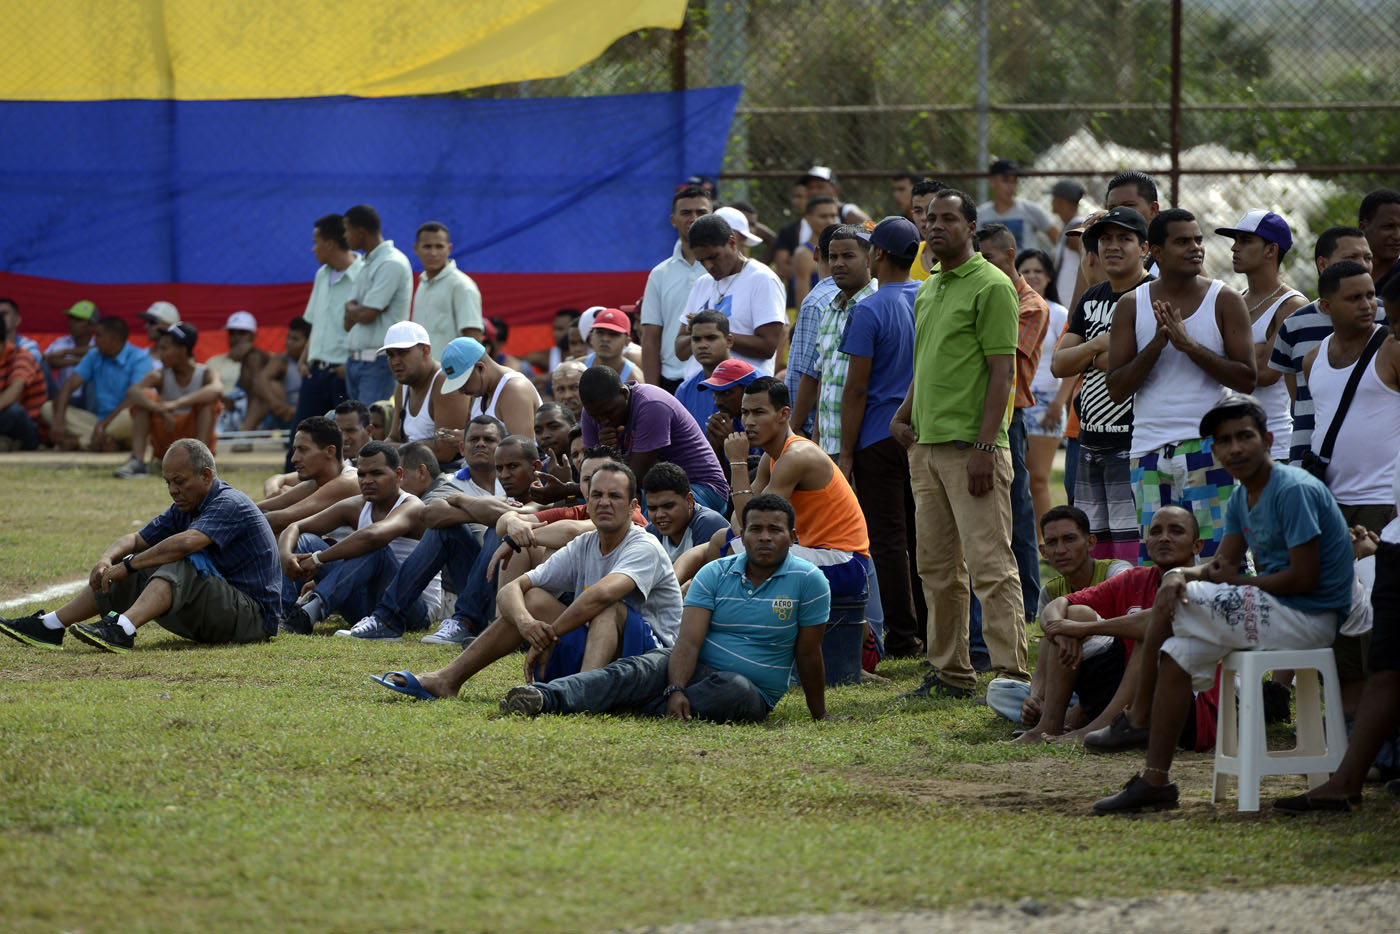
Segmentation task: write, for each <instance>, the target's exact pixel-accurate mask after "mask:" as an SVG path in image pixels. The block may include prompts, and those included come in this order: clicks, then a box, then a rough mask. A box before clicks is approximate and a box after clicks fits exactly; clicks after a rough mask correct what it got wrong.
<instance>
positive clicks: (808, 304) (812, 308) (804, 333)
mask: <svg viewBox="0 0 1400 934" xmlns="http://www.w3.org/2000/svg"><path fill="white" fill-rule="evenodd" d="M839 291H840V289H838V288H836V283H835V282H832V281H831V277H830V276H827V277H826V278H825V279H822V280H821V281H820V282H818V283H817V284H816V285H814V286H812V291H810V292H808V293H807V297H806V298H804V299H803V300H802V307H801V308H800V309H798V312H797V322H796V323H795V324H793V326H792V345H791V346H790V347H789V348H788V365H787V376H786V378H785V379H784V382H786V383H787V389H788V399H789V400H790V401H792V402H796V401H797V386H798V384H799V383H801V382H802V374H804V373H806V374H808V375H810V376H812V377H813V378H814V379H815V378H818V377H820V376H821V372H820V371H819V370H818V369H817V321H818V319H820V318H821V316H822V309H823V308H825V307H826V304H827V302H829V301H831V296H833V295H835V294H836V293H837V292H839ZM815 424H816V415H815V413H814V412H808V413H807V424H805V425H803V426H802V429H803V430H804V431H806V432H807V434H808V435H810V434H811V433H812V427H813V426H814V425H815Z"/></svg>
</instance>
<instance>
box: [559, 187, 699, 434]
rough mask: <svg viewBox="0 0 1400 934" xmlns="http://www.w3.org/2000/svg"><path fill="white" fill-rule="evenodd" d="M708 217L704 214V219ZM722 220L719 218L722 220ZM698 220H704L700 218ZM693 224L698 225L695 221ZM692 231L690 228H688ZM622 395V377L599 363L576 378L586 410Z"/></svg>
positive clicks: (579, 393) (692, 228)
mask: <svg viewBox="0 0 1400 934" xmlns="http://www.w3.org/2000/svg"><path fill="white" fill-rule="evenodd" d="M709 216H710V215H708V214H706V215H705V217H709ZM723 219H724V218H720V220H723ZM700 220H704V218H701V219H700ZM695 223H697V224H698V223H700V221H696V222H695ZM690 229H691V230H694V229H695V228H694V227H693V226H692V227H691V228H690ZM620 395H622V377H620V376H618V375H617V370H614V369H613V368H612V367H610V366H605V365H603V364H601V363H599V364H596V365H594V366H591V367H589V368H588V369H586V370H584V371H583V375H582V376H580V377H579V378H578V398H579V401H580V402H582V403H583V405H584V407H585V408H587V407H588V406H589V405H591V404H594V403H598V402H609V401H611V400H613V399H616V398H617V397H618V396H620Z"/></svg>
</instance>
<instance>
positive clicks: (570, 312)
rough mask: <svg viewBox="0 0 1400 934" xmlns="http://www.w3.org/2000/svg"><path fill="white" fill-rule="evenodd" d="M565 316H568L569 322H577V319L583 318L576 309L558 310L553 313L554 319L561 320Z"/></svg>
mask: <svg viewBox="0 0 1400 934" xmlns="http://www.w3.org/2000/svg"><path fill="white" fill-rule="evenodd" d="M565 315H568V316H569V320H570V321H577V320H578V319H579V318H582V317H583V312H581V311H579V310H578V309H577V308H560V309H559V310H558V311H556V312H555V313H554V317H556V318H562V317H564V316H565Z"/></svg>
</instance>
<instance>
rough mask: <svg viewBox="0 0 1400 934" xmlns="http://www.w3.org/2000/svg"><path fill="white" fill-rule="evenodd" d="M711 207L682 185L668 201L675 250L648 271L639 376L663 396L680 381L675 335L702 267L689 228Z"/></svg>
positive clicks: (690, 187)
mask: <svg viewBox="0 0 1400 934" xmlns="http://www.w3.org/2000/svg"><path fill="white" fill-rule="evenodd" d="M713 207H714V205H713V203H712V202H711V201H710V196H709V195H707V194H706V193H705V189H703V188H700V187H699V186H697V185H687V186H685V187H684V188H681V189H679V190H678V191H677V192H676V193H675V194H674V195H673V196H672V197H671V226H672V227H674V228H676V245H675V246H674V247H673V248H672V250H671V255H670V257H669V258H667V259H664V260H662V261H661V262H660V263H657V264H656V265H655V266H654V267H652V270H651V273H650V274H649V275H648V276H647V287H646V291H645V292H644V293H643V294H642V372H643V373H646V374H647V375H648V376H649V377H650V379H651V381H652V382H653V383H655V384H656V385H657V386H660V387H661V388H662V389H665V390H666V391H667V392H675V391H676V387H677V386H679V385H680V384H681V380H682V379H684V378H685V372H686V367H685V361H684V360H682V359H681V358H680V357H677V356H676V335H678V334H679V333H680V330H681V324H682V322H683V320H684V318H685V311H686V300H687V299H689V298H690V290H691V288H692V287H694V285H695V280H697V279H699V278H700V277H701V276H703V275H704V274H705V267H704V266H702V265H700V264H699V263H698V262H696V261H695V255H694V254H693V253H691V252H690V225H691V224H693V223H695V221H696V220H697V219H699V218H701V217H704V216H705V215H706V214H709V213H710V211H711V210H712V209H713Z"/></svg>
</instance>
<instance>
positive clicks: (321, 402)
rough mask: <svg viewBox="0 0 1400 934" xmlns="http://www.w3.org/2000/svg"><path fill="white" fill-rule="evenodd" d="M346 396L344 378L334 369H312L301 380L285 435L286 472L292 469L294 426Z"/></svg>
mask: <svg viewBox="0 0 1400 934" xmlns="http://www.w3.org/2000/svg"><path fill="white" fill-rule="evenodd" d="M346 398H347V397H346V395H345V380H343V379H341V378H340V377H339V376H336V375H335V371H334V370H332V369H330V368H321V369H313V370H312V371H311V375H310V376H308V377H307V378H306V379H304V380H302V381H301V392H300V394H299V395H298V396H297V413H296V414H295V415H293V416H292V430H291V431H290V432H289V433H288V436H287V460H286V463H285V464H284V466H285V468H286V470H287V472H288V473H290V472H291V469H292V441H293V440H294V439H295V438H296V427H297V426H298V425H300V424H301V423H302V421H303V420H304V419H308V418H310V417H311V416H313V415H325V414H326V413H327V412H330V411H331V410H332V409H334V408H335V407H336V406H337V405H340V403H342V402H344V401H345V399H346Z"/></svg>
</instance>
